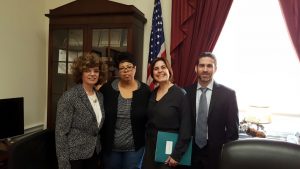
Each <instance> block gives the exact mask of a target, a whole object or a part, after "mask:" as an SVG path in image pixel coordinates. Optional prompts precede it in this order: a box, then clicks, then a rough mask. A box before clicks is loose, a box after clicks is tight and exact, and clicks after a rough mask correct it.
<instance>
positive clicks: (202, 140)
mask: <svg viewBox="0 0 300 169" xmlns="http://www.w3.org/2000/svg"><path fill="white" fill-rule="evenodd" d="M200 90H201V91H202V94H201V96H200V101H199V108H198V116H197V121H196V133H195V141H196V144H197V145H198V146H199V147H200V148H203V147H204V146H205V145H206V143H207V138H206V136H207V112H208V108H207V99H206V91H207V88H200Z"/></svg>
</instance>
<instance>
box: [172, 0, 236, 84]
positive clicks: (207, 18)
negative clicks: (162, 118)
mask: <svg viewBox="0 0 300 169" xmlns="http://www.w3.org/2000/svg"><path fill="white" fill-rule="evenodd" d="M232 1H233V0H173V1H172V27H171V59H172V68H173V71H174V80H175V83H176V84H178V85H179V86H187V85H190V84H192V83H193V82H194V81H195V78H196V76H195V71H194V63H195V61H196V58H197V55H198V54H200V53H201V52H211V51H212V50H213V49H214V47H215V44H216V42H217V40H218V38H219V35H220V33H221V30H222V28H223V25H224V23H225V20H226V18H227V15H228V12H229V9H230V7H231V4H232Z"/></svg>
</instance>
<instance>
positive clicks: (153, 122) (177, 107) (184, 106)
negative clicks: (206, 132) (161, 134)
mask: <svg viewBox="0 0 300 169" xmlns="http://www.w3.org/2000/svg"><path fill="white" fill-rule="evenodd" d="M156 94H157V88H156V89H155V90H154V91H153V93H152V95H151V97H150V100H149V104H148V123H147V127H148V129H154V130H159V131H169V132H177V133H178V134H179V137H178V141H177V143H176V145H175V149H174V151H173V152H172V154H171V156H172V158H174V159H175V160H176V161H180V159H181V157H182V155H183V153H184V152H185V151H186V149H187V147H188V143H189V141H190V138H191V133H192V128H191V127H192V125H191V112H190V107H189V104H188V99H187V96H186V92H185V91H184V90H183V89H182V88H180V87H178V86H176V85H173V86H172V87H170V88H169V90H168V92H167V93H166V94H165V95H164V96H163V97H162V98H161V99H160V100H159V101H156V99H155V98H156Z"/></svg>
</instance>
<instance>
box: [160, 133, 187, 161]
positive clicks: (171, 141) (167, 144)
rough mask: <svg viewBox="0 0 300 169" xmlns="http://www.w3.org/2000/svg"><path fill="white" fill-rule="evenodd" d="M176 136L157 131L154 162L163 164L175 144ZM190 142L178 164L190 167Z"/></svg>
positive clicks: (175, 134)
mask: <svg viewBox="0 0 300 169" xmlns="http://www.w3.org/2000/svg"><path fill="white" fill-rule="evenodd" d="M177 138H178V134H177V133H170V132H162V131H158V133H157V140H156V149H155V161H156V162H162V163H164V162H165V161H166V160H167V158H168V156H169V155H170V154H171V153H172V152H173V149H174V148H175V145H176V142H177ZM192 140H193V139H191V141H190V143H189V147H188V149H187V150H186V152H185V153H184V155H183V156H182V158H181V160H180V162H179V164H181V165H188V166H189V165H191V157H192Z"/></svg>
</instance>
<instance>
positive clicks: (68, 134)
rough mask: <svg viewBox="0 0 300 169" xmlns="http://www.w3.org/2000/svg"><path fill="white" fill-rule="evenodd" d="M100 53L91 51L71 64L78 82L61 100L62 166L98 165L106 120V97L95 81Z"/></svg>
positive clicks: (58, 132) (93, 167)
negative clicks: (100, 91) (97, 89)
mask: <svg viewBox="0 0 300 169" xmlns="http://www.w3.org/2000/svg"><path fill="white" fill-rule="evenodd" d="M99 64H100V62H99V57H98V56H96V55H95V54H92V53H88V54H85V55H84V56H80V57H78V58H77V59H76V60H75V61H74V62H73V65H72V67H71V68H72V73H73V77H74V81H75V83H76V84H77V85H75V86H74V87H72V88H71V89H69V90H68V91H66V92H65V93H64V94H63V95H62V96H61V98H60V99H59V101H58V104H57V113H56V127H55V140H56V154H57V159H58V165H59V168H60V169H97V167H98V166H97V165H98V160H99V158H98V154H99V153H100V150H101V145H100V135H99V131H100V128H101V126H102V123H103V120H104V109H103V97H102V94H101V93H97V92H96V90H95V89H94V85H95V84H96V83H97V81H98V78H99V66H100V65H99Z"/></svg>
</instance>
